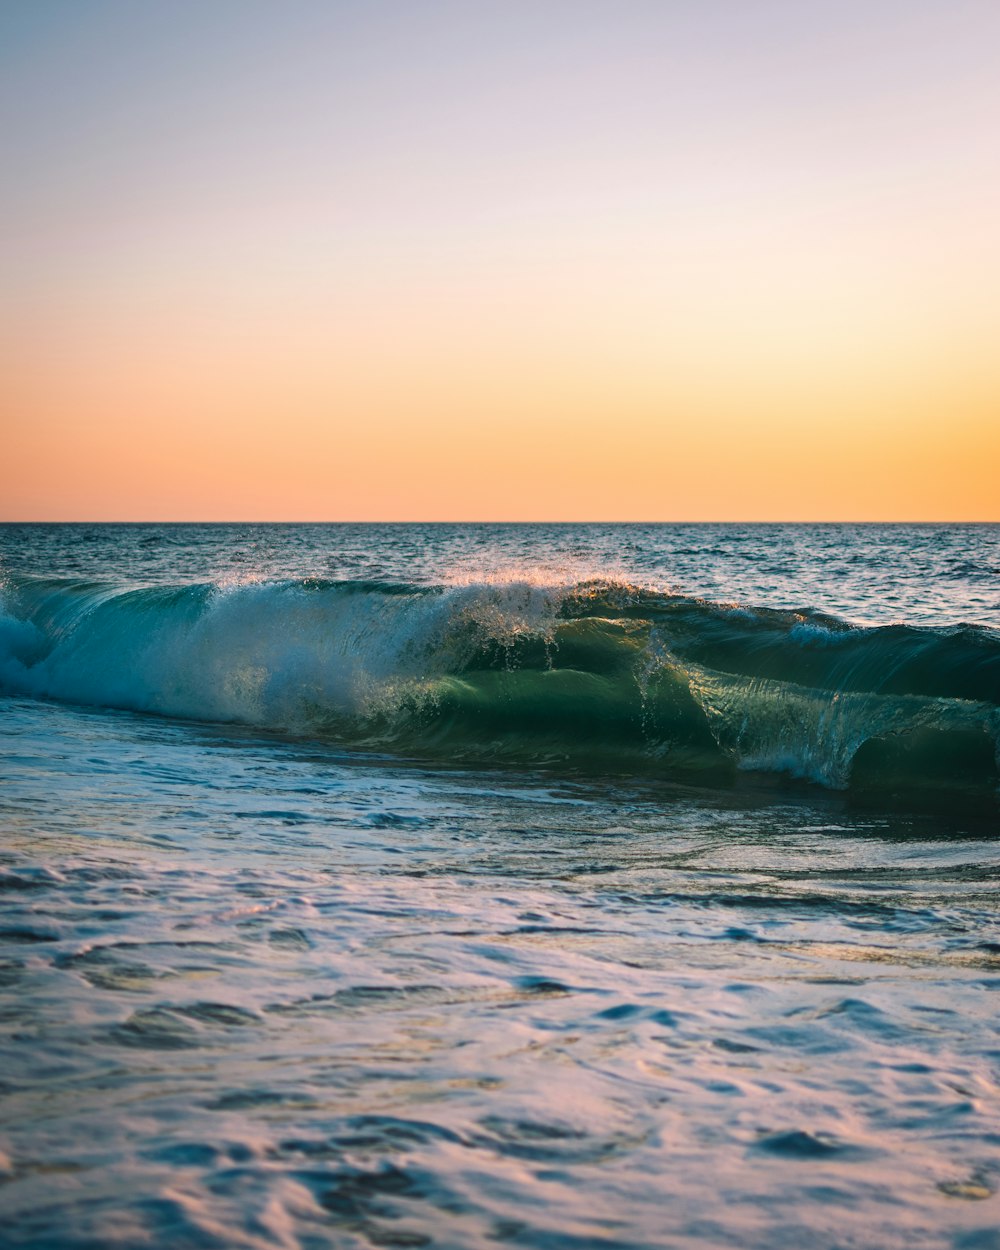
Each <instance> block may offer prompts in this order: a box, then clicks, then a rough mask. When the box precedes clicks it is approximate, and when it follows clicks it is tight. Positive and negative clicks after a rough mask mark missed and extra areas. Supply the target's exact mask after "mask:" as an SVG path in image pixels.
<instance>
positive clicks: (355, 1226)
mask: <svg viewBox="0 0 1000 1250" xmlns="http://www.w3.org/2000/svg"><path fill="white" fill-rule="evenodd" d="M998 626H1000V527H998V526H986V525H981V526H944V525H940V526H931V525H928V526H846V525H836V526H835V525H826V526H824V525H812V526H810V525H801V526H754V525H659V526H658V525H598V524H592V525H522V526H516V525H509V526H507V525H467V526H458V525H454V526H446V525H434V526H432V525H371V526H365V525H329V526H323V525H256V526H254V525H209V524H206V525H144V526H139V525H137V526H111V525H47V526H42V525H39V526H28V525H21V526H18V525H7V526H0V834H2V841H0V1082H2V1085H0V1091H2V1101H0V1230H2V1231H0V1244H3V1245H4V1246H7V1245H9V1246H11V1247H43V1246H44V1247H56V1246H58V1247H60V1248H61V1250H62V1248H66V1250H104V1248H106V1247H107V1248H110V1247H122V1248H123V1250H124V1248H127V1250H131V1248H132V1247H138V1246H141V1245H150V1244H153V1245H170V1246H184V1247H230V1246H232V1247H248V1248H250V1247H253V1248H263V1247H289V1248H297V1247H302V1248H312V1247H327V1246H333V1247H340V1246H351V1247H368V1246H384V1245H406V1246H420V1245H426V1246H446V1247H448V1246H454V1247H468V1246H483V1247H486V1246H496V1245H504V1244H507V1245H513V1246H526V1247H541V1248H546V1250H548V1248H552V1250H583V1248H584V1247H587V1248H589V1247H637V1248H638V1247H661V1246H662V1247H685V1248H686V1247H692V1248H694V1247H698V1248H706V1250H707V1248H709V1247H713V1248H714V1247H717V1246H723V1245H724V1246H727V1247H729V1246H733V1247H746V1248H747V1250H755V1248H756V1247H763V1246H767V1247H781V1246H787V1247H790V1248H791V1247H795V1248H796V1250H798V1247H801V1246H802V1245H804V1244H809V1245H811V1246H817V1247H821V1248H822V1247H829V1248H830V1250H834V1248H835V1247H836V1248H840V1247H851V1246H854V1247H864V1248H866V1250H867V1248H875V1247H883V1246H884V1247H896V1246H904V1245H906V1246H907V1247H928V1248H930V1247H939V1246H948V1247H954V1248H955V1250H982V1248H986V1250H989V1248H991V1247H994V1248H995V1247H1000V1231H998V1230H1000V1198H998V1196H997V1194H998V1189H1000V1132H998V1125H1000V1058H998V1056H1000V1046H998V1037H1000V1034H998V1026H997V1019H998V1015H997V1003H998V999H997V996H996V995H997V991H998V990H1000V923H998V919H1000V916H998V913H1000V895H998V890H997V879H998V868H1000V852H998V847H997V836H996V835H997V821H998V815H1000V803H998V787H1000V628H998Z"/></svg>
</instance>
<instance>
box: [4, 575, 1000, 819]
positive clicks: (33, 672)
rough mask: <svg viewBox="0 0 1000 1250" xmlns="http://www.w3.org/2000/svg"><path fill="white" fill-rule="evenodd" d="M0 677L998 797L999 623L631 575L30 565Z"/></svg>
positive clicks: (851, 785)
mask: <svg viewBox="0 0 1000 1250" xmlns="http://www.w3.org/2000/svg"><path fill="white" fill-rule="evenodd" d="M0 609H2V611H0V689H2V690H3V691H5V692H7V693H14V694H20V695H30V696H36V697H44V698H51V699H57V700H63V701H70V702H76V703H84V704H92V705H97V706H107V707H116V708H128V709H132V710H137V711H145V712H155V713H160V714H164V715H171V716H180V717H188V718H192V719H198V720H209V721H234V722H240V723H244V724H250V725H258V726H262V727H267V728H272V729H280V730H288V731H292V732H296V733H310V734H321V735H325V736H330V737H333V738H335V739H337V740H339V741H341V742H344V743H346V744H349V745H354V746H357V747H365V748H378V749H382V748H385V749H391V750H397V751H402V752H405V753H408V754H417V755H424V756H429V757H433V758H443V759H458V760H474V761H498V762H504V761H508V762H511V763H520V764H533V765H557V764H569V765H572V766H574V767H577V768H583V769H588V770H592V771H596V772H626V773H640V772H641V773H653V774H660V775H664V776H669V777H674V778H679V779H710V780H712V781H725V780H726V779H727V778H729V777H731V776H732V775H733V774H734V773H735V771H736V770H739V769H743V770H755V771H760V772H765V773H783V774H790V775H793V776H797V777H802V778H806V779H809V780H811V781H814V782H818V783H820V784H822V785H825V786H828V787H831V788H835V789H850V790H851V791H852V792H853V793H855V794H858V795H869V796H875V797H878V798H880V799H887V800H888V799H899V798H901V799H903V800H904V801H907V802H909V801H912V802H917V803H921V804H924V803H931V804H933V803H937V802H942V803H944V804H946V805H955V804H959V805H962V806H972V807H984V808H987V809H989V810H994V809H995V804H996V793H997V782H998V766H997V742H998V738H1000V635H998V634H997V632H996V631H993V630H990V629H986V628H984V627H981V626H971V625H963V626H955V627H951V628H947V629H932V628H918V627H913V626H907V625H892V626H885V627H880V628H860V627H856V626H852V625H850V624H848V623H847V622H844V621H841V620H838V619H836V618H832V617H829V616H824V615H822V614H820V613H817V612H815V611H812V610H808V609H806V610H803V611H799V612H789V611H777V610H772V609H765V608H750V607H744V606H732V605H725V604H718V603H711V602H706V601H703V600H698V599H693V598H688V597H682V596H671V595H666V594H661V593H655V592H652V591H647V590H641V589H637V588H635V587H631V586H627V585H622V584H616V583H610V582H589V583H584V584H579V585H575V586H564V587H558V586H537V585H532V584H529V583H523V582H510V583H498V584H483V583H480V584H474V585H462V586H438V587H427V586H417V585H406V584H402V583H386V582H324V581H319V580H305V581H284V582H268V583H260V584H249V585H247V584H244V585H237V586H232V587H219V586H215V585H210V584H205V585H188V586H177V587H156V588H145V589H131V590H130V589H123V588H121V587H116V586H112V585H107V584H101V583H88V582H81V581H69V580H64V579H46V578H21V579H14V580H10V581H8V582H7V583H6V585H5V587H4V590H3V594H2V599H0Z"/></svg>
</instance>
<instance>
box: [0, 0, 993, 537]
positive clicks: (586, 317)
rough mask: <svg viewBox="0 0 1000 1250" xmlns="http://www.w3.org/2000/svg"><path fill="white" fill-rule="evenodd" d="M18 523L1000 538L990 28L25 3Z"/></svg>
mask: <svg viewBox="0 0 1000 1250" xmlns="http://www.w3.org/2000/svg"><path fill="white" fill-rule="evenodd" d="M0 115H2V119H3V124H2V127H0V351H2V360H0V364H2V374H0V436H2V443H0V447H2V455H0V519H6V520H22V519H24V520H32V519H34V520H74V519H80V520H119V519H120V520H161V519H163V520H198V519H204V520H213V519H221V520H225V519H233V520H267V519H271V520H298V519H311V520H348V519H354V520H366V519H372V520H376V519H384V520H409V519H414V520H416V519H430V520H450V519H490V520H534V519H539V520H543V519H551V520H560V519H565V520H587V519H594V520H598V519H608V520H614V519H620V520H631V519H635V520H755V519H762V520H763V519H769V520H808V519H817V520H838V519H845V520H892V519H900V520H937V519H941V520H945V519H953V520H1000V484H998V481H1000V342H998V340H1000V229H998V222H1000V137H998V136H1000V3H997V0H980V2H974V0H935V2H933V3H930V2H927V0H864V2H860V0H840V2H838V3H827V2H824V0H814V2H803V0H794V2H792V0H780V2H779V0H604V2H601V3H592V2H590V0H572V2H571V0H566V2H563V0H503V2H501V0H464V2H462V3H437V2H434V0H427V2H420V0H408V2H399V3H389V2H382V0H365V2H361V0H355V2H346V0H345V2H343V3H337V2H336V0H325V2H320V0H289V3H272V2H267V0H232V2H230V0H169V2H167V0H162V2H159V3H140V4H137V3H134V2H132V0H127V2H126V0H109V2H105V0H6V2H5V3H3V4H2V5H0Z"/></svg>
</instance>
